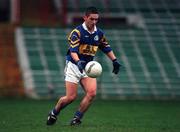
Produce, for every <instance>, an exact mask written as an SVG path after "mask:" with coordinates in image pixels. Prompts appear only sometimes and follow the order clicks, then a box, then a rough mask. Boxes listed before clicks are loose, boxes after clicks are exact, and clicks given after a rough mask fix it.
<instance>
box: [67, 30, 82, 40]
mask: <svg viewBox="0 0 180 132" xmlns="http://www.w3.org/2000/svg"><path fill="white" fill-rule="evenodd" d="M74 32H76V33H77V34H78V37H79V38H80V36H81V33H80V32H79V30H77V29H74V30H72V31H71V33H70V34H69V37H68V40H70V39H71V36H72V34H73V33H74Z"/></svg>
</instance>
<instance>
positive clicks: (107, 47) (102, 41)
mask: <svg viewBox="0 0 180 132" xmlns="http://www.w3.org/2000/svg"><path fill="white" fill-rule="evenodd" d="M99 49H100V50H102V51H103V52H104V53H108V52H110V51H112V49H111V47H110V45H109V44H108V41H107V39H106V37H105V35H104V34H103V35H102V37H101V39H100V46H99Z"/></svg>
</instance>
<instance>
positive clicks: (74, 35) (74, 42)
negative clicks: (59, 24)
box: [68, 29, 80, 52]
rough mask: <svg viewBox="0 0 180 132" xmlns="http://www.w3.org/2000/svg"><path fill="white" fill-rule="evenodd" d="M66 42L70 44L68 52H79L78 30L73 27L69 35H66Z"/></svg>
mask: <svg viewBox="0 0 180 132" xmlns="http://www.w3.org/2000/svg"><path fill="white" fill-rule="evenodd" d="M68 42H69V45H70V48H69V50H70V52H79V50H78V49H79V44H80V32H79V30H77V29H74V30H73V31H72V32H71V33H70V35H69V37H68Z"/></svg>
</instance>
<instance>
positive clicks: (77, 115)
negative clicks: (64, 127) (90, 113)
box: [75, 111, 83, 119]
mask: <svg viewBox="0 0 180 132" xmlns="http://www.w3.org/2000/svg"><path fill="white" fill-rule="evenodd" d="M75 117H78V118H79V119H81V118H82V117H83V113H82V112H80V111H76V113H75Z"/></svg>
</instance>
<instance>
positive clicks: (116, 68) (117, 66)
mask: <svg viewBox="0 0 180 132" xmlns="http://www.w3.org/2000/svg"><path fill="white" fill-rule="evenodd" d="M121 66H122V65H121V64H120V63H119V62H118V61H117V59H114V60H113V71H112V72H113V73H114V74H118V72H119V70H120V67H121Z"/></svg>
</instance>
